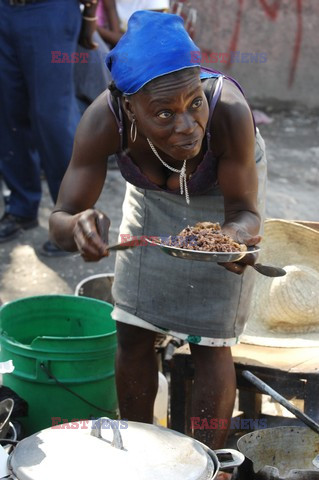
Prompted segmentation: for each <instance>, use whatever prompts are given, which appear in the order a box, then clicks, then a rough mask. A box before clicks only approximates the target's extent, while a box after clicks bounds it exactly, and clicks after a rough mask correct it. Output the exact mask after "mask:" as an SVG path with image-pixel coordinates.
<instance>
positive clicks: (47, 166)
mask: <svg viewBox="0 0 319 480" xmlns="http://www.w3.org/2000/svg"><path fill="white" fill-rule="evenodd" d="M80 27H81V13H80V9H79V2H78V0H49V1H42V2H36V3H32V4H27V5H24V6H10V5H9V2H8V1H6V0H0V172H1V173H2V175H3V177H4V180H5V182H6V184H7V185H8V187H9V189H10V190H11V196H10V200H9V206H8V211H9V212H10V213H12V214H14V215H19V216H22V217H30V218H34V217H36V216H37V212H38V207H39V202H40V198H41V182H40V173H41V167H42V168H43V170H44V172H45V176H46V179H47V181H48V185H49V189H50V193H51V196H52V199H53V201H55V200H56V197H57V194H58V190H59V187H60V183H61V180H62V178H63V175H64V173H65V170H66V168H67V166H68V163H69V161H70V158H71V153H72V146H73V139H74V133H75V129H76V126H77V124H78V122H79V120H80V112H79V109H78V106H77V103H76V99H75V94H74V79H73V64H72V63H51V61H52V53H51V52H52V51H60V52H63V53H68V54H71V53H73V52H75V51H76V45H77V39H78V36H79V31H80ZM60 58H61V56H60Z"/></svg>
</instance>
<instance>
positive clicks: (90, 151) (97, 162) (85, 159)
mask: <svg viewBox="0 0 319 480" xmlns="http://www.w3.org/2000/svg"><path fill="white" fill-rule="evenodd" d="M118 148H119V134H118V129H117V125H116V122H115V119H114V117H113V114H112V112H111V111H110V110H109V107H108V104H107V98H106V92H104V93H103V94H102V95H100V96H99V97H98V98H97V99H96V100H95V101H94V102H93V103H92V105H91V106H90V107H89V108H88V109H87V110H86V112H85V114H84V116H83V117H82V119H81V122H80V124H79V126H78V128H77V131H76V135H75V140H74V146H73V153H72V158H71V161H70V164H69V167H68V169H67V171H66V173H65V176H64V178H63V181H62V184H61V187H60V191H59V196H58V200H57V203H56V206H55V208H54V211H53V213H52V214H51V217H50V233H51V237H52V239H53V240H54V242H56V243H57V244H58V245H59V246H60V247H61V248H63V249H65V250H70V251H74V250H76V249H79V250H80V251H82V253H83V254H84V256H85V257H87V259H89V260H93V259H97V258H95V257H97V256H98V255H100V256H101V252H102V250H103V249H104V250H105V245H106V242H107V232H108V227H109V220H108V218H107V217H106V216H105V215H104V214H102V213H101V212H97V211H96V210H94V205H95V203H96V201H97V200H98V198H99V196H100V193H101V191H102V188H103V185H104V182H105V178H106V171H107V157H108V156H109V155H111V154H113V153H115V152H116V151H117V150H118ZM86 236H87V237H88V238H86ZM103 237H104V238H103ZM93 257H94V258H93Z"/></svg>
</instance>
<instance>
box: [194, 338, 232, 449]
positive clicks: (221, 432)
mask: <svg viewBox="0 0 319 480" xmlns="http://www.w3.org/2000/svg"><path fill="white" fill-rule="evenodd" d="M190 349H191V353H192V357H193V361H194V366H195V377H194V387H193V398H192V416H193V417H197V418H198V417H199V418H200V419H201V420H199V421H197V425H200V426H204V427H205V428H204V429H194V436H195V438H197V439H198V440H199V441H201V442H203V443H205V444H206V445H207V446H208V447H210V448H212V449H216V448H223V447H224V444H225V442H226V439H227V434H228V429H229V424H230V419H231V415H232V412H233V408H234V402H235V395H236V375H235V368H234V363H233V359H232V355H231V349H230V348H229V347H204V346H200V345H194V344H190ZM205 419H207V423H206V420H205ZM212 419H214V420H215V419H217V422H218V423H217V425H216V422H215V426H217V428H209V427H210V426H212V425H214V424H213V423H211V420H212ZM225 420H226V421H225ZM207 427H208V428H207Z"/></svg>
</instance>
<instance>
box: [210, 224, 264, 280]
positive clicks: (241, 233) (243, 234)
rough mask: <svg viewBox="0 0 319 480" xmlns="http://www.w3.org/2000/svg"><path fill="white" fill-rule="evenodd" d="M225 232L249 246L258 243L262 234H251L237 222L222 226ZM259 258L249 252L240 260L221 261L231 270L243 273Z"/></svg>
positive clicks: (223, 265)
mask: <svg viewBox="0 0 319 480" xmlns="http://www.w3.org/2000/svg"><path fill="white" fill-rule="evenodd" d="M222 231H223V233H225V234H226V235H229V236H230V237H231V238H232V239H233V240H235V242H238V243H243V244H245V245H246V246H247V247H252V246H255V245H257V244H258V243H259V242H260V241H261V236H260V235H251V234H250V233H248V232H247V231H246V230H244V228H243V227H241V226H240V225H237V224H228V225H224V226H223V227H222ZM256 259H257V254H253V253H248V254H247V255H245V256H244V257H243V258H242V259H241V260H240V261H239V262H228V263H219V265H221V266H222V267H224V268H226V270H229V271H230V272H233V273H237V275H241V274H242V273H244V271H245V269H246V267H247V265H254V264H255V262H256Z"/></svg>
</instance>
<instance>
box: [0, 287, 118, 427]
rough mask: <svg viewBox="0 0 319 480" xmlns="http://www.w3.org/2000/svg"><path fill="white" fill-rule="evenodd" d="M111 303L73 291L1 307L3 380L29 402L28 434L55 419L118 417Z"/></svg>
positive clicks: (22, 420)
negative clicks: (9, 365)
mask: <svg viewBox="0 0 319 480" xmlns="http://www.w3.org/2000/svg"><path fill="white" fill-rule="evenodd" d="M112 309H113V306H112V305H110V304H108V303H106V302H102V301H100V300H96V299H92V298H86V297H74V296H71V295H43V296H37V297H29V298H23V299H20V300H16V301H14V302H11V303H8V304H6V305H3V306H2V307H1V309H0V341H1V353H0V359H1V361H6V360H12V361H13V365H14V366H15V369H14V371H13V373H11V374H6V375H4V376H3V384H4V385H5V386H7V387H9V388H12V390H14V391H15V392H16V393H17V394H18V395H20V396H21V397H22V398H23V399H24V400H26V401H27V402H28V405H29V412H28V416H27V417H23V418H21V419H20V420H21V423H22V425H23V427H24V428H25V433H26V434H27V435H30V434H32V433H34V432H37V431H39V430H41V429H43V428H47V427H50V426H51V425H53V424H57V423H66V422H70V421H73V420H82V419H90V418H97V417H101V416H106V415H107V416H109V417H111V418H115V417H116V413H117V397H116V390H115V375H114V358H115V351H116V327H115V322H114V321H113V320H112V318H111V311H112Z"/></svg>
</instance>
